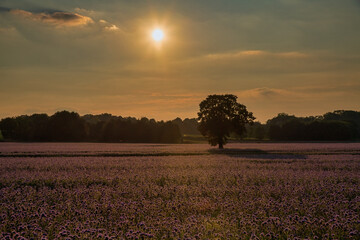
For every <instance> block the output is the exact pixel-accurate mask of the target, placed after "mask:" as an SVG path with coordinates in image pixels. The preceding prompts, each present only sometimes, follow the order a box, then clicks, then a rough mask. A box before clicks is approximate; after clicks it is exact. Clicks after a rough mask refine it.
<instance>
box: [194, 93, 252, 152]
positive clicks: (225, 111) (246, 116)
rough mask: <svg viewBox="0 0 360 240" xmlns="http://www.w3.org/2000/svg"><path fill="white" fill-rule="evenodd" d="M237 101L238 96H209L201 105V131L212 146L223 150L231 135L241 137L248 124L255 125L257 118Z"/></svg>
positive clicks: (199, 115) (199, 114)
mask: <svg viewBox="0 0 360 240" xmlns="http://www.w3.org/2000/svg"><path fill="white" fill-rule="evenodd" d="M236 100H237V96H235V95H231V94H225V95H209V96H208V97H207V98H206V99H205V100H204V101H202V102H201V103H200V112H199V113H198V117H199V118H198V119H199V121H200V123H199V131H200V132H201V134H202V135H204V136H205V137H206V138H207V139H208V141H209V143H210V144H211V145H212V146H216V145H217V144H219V148H223V145H224V144H226V142H227V139H228V137H229V136H230V133H232V132H233V133H236V134H238V135H239V136H241V135H242V134H243V133H244V132H246V128H245V126H246V124H249V123H250V124H251V123H253V120H254V119H255V117H254V116H253V115H252V113H251V112H248V111H247V109H246V107H245V106H244V105H242V104H240V103H237V101H236Z"/></svg>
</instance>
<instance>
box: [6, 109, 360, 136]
mask: <svg viewBox="0 0 360 240" xmlns="http://www.w3.org/2000/svg"><path fill="white" fill-rule="evenodd" d="M197 126H198V122H197V119H196V118H192V119H188V118H187V119H184V120H182V119H180V118H176V119H174V120H172V121H167V122H164V121H155V120H154V119H148V118H141V119H136V118H133V117H127V118H123V117H120V116H113V115H111V114H100V115H90V114H88V115H84V116H80V115H79V114H77V113H75V112H68V111H62V112H57V113H55V114H54V115H52V116H48V115H47V114H33V115H31V116H28V115H23V116H18V117H11V118H4V119H2V120H1V121H0V130H1V131H0V139H3V140H5V141H25V142H26V141H29V142H32V141H35V142H46V141H53V142H82V141H88V142H130V143H136V142H139V143H140V142H141V143H181V142H183V139H185V138H187V137H189V136H190V137H191V136H197V135H200V133H199V131H198V130H197ZM246 129H247V132H246V133H245V134H244V135H242V136H236V135H235V134H234V135H232V136H231V137H232V139H235V140H236V139H238V140H274V141H356V140H360V112H357V111H344V110H339V111H334V112H330V113H326V114H324V115H322V116H310V117H296V116H293V115H288V114H285V113H281V114H278V115H277V116H276V117H274V118H272V119H270V120H268V121H267V122H266V124H261V123H259V122H255V123H254V124H253V125H248V126H246Z"/></svg>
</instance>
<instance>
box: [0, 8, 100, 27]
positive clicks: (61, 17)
mask: <svg viewBox="0 0 360 240" xmlns="http://www.w3.org/2000/svg"><path fill="white" fill-rule="evenodd" d="M0 12H8V13H11V14H12V15H15V16H20V17H24V18H26V19H29V20H32V21H40V22H44V23H49V24H55V25H61V26H79V25H86V24H88V23H93V22H94V21H93V20H92V19H91V18H90V17H87V16H84V15H80V14H78V13H72V12H63V11H56V10H52V9H47V10H45V9H43V10H42V11H39V10H37V11H26V10H21V9H10V8H4V7H0Z"/></svg>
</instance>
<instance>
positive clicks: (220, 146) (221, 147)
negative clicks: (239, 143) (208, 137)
mask: <svg viewBox="0 0 360 240" xmlns="http://www.w3.org/2000/svg"><path fill="white" fill-rule="evenodd" d="M219 149H224V145H223V143H222V141H219Z"/></svg>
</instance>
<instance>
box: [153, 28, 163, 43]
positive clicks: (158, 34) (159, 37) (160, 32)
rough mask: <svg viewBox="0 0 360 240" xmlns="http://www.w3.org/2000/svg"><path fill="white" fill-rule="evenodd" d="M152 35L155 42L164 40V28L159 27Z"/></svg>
mask: <svg viewBox="0 0 360 240" xmlns="http://www.w3.org/2000/svg"><path fill="white" fill-rule="evenodd" d="M151 36H152V39H153V40H154V41H155V42H161V41H162V40H164V37H165V34H164V31H163V30H161V29H160V28H157V29H155V30H154V31H152V33H151Z"/></svg>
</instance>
